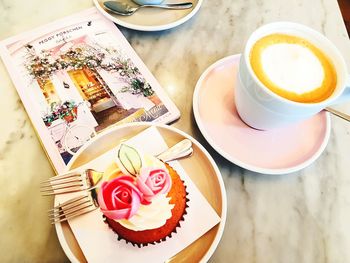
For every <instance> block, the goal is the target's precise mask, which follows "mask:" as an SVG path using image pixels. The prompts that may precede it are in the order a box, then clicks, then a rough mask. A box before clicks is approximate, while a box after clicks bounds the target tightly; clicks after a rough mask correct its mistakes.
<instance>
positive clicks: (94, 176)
mask: <svg viewBox="0 0 350 263" xmlns="http://www.w3.org/2000/svg"><path fill="white" fill-rule="evenodd" d="M102 177H103V173H102V172H98V171H95V170H93V169H86V170H84V171H83V172H70V173H66V174H62V175H57V176H54V177H52V178H50V179H48V180H47V181H44V182H42V183H40V192H41V194H42V195H43V196H50V195H58V194H66V193H73V192H79V191H84V190H91V189H92V188H94V187H97V185H98V183H99V182H100V181H101V179H102Z"/></svg>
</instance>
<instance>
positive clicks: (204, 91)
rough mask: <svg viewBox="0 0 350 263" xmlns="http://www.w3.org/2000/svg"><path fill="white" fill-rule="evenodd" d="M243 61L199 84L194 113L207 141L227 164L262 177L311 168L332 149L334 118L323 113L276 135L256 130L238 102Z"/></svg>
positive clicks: (214, 70) (220, 67)
mask: <svg viewBox="0 0 350 263" xmlns="http://www.w3.org/2000/svg"><path fill="white" fill-rule="evenodd" d="M239 58H240V55H233V56H229V57H226V58H223V59H221V60H219V61H217V62H216V63H214V64H213V65H211V66H210V67H209V68H208V69H207V70H206V71H205V72H204V73H203V74H202V76H201V77H200V79H199V80H198V82H197V85H196V88H195V91H194V95H193V111H194V116H195V119H196V122H197V124H198V127H199V129H200V130H201V132H202V134H203V136H204V137H205V138H206V140H207V141H208V142H209V143H210V145H211V146H212V147H213V148H214V149H215V150H216V151H217V152H218V153H219V154H221V155H222V156H223V157H225V158H226V159H227V160H229V161H230V162H232V163H234V164H236V165H239V166H241V167H243V168H245V169H248V170H251V171H255V172H258V173H266V174H285V173H291V172H295V171H298V170H300V169H303V168H305V167H306V166H308V165H310V164H311V163H312V162H313V161H315V160H316V159H317V158H318V157H319V156H320V155H321V153H322V152H323V150H324V149H325V147H326V145H327V142H328V139H329V134H330V126H331V125H330V117H329V114H328V113H326V112H320V113H319V114H317V115H315V116H314V117H312V118H311V119H308V120H306V121H304V122H301V123H297V124H293V125H290V126H288V127H285V128H282V129H276V130H271V131H259V130H255V129H252V128H250V127H249V126H247V125H246V124H245V123H244V122H243V121H242V120H241V119H240V117H239V116H238V114H237V111H236V106H235V102H234V88H235V82H236V75H237V74H236V73H237V70H238V65H239Z"/></svg>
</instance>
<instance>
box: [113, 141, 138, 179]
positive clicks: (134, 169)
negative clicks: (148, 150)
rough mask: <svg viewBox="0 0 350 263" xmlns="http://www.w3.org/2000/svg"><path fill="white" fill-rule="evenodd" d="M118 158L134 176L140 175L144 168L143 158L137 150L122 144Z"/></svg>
mask: <svg viewBox="0 0 350 263" xmlns="http://www.w3.org/2000/svg"><path fill="white" fill-rule="evenodd" d="M118 158H119V160H120V162H121V164H122V165H123V166H124V168H125V169H126V170H127V171H128V172H129V173H130V174H131V175H133V176H137V174H139V173H140V169H141V166H142V160H141V156H140V155H139V153H138V152H137V150H136V149H134V148H132V147H130V146H128V145H126V144H122V145H121V146H120V148H119V151H118Z"/></svg>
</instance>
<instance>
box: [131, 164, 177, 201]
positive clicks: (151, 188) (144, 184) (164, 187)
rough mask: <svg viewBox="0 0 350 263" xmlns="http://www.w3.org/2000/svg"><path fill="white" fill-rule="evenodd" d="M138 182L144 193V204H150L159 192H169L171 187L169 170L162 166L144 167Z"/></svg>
mask: <svg viewBox="0 0 350 263" xmlns="http://www.w3.org/2000/svg"><path fill="white" fill-rule="evenodd" d="M136 184H137V186H138V188H139V189H140V191H141V192H142V193H143V201H142V203H143V204H150V203H151V201H152V198H153V197H154V196H156V195H159V194H167V193H168V192H169V190H170V188H171V178H170V175H169V173H168V171H166V170H164V169H160V168H152V167H143V168H141V170H140V175H139V176H138V177H137V179H136Z"/></svg>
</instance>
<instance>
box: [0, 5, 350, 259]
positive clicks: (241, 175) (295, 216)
mask: <svg viewBox="0 0 350 263" xmlns="http://www.w3.org/2000/svg"><path fill="white" fill-rule="evenodd" d="M91 6H92V2H91V1H87V0H76V1H69V0H61V1H58V0H48V1H39V0H30V1H19V0H0V39H4V38H6V37H9V36H12V35H15V34H17V33H20V32H23V31H25V30H29V29H31V28H34V27H36V26H39V25H42V24H45V23H48V22H50V21H53V20H55V19H58V18H61V17H64V16H66V15H70V14H73V13H75V12H78V11H80V10H83V9H85V8H89V7H91ZM281 20H287V21H294V22H299V23H303V24H305V25H308V26H310V27H313V28H314V29H316V30H319V31H321V32H322V33H324V34H325V35H326V36H327V37H328V38H329V39H330V40H332V41H333V42H334V43H335V44H336V46H337V47H338V48H339V49H340V51H341V52H342V54H343V56H344V58H345V60H346V62H347V64H348V65H350V53H349V50H350V42H349V39H348V36H347V33H346V31H345V27H344V24H343V22H342V18H341V14H340V11H339V8H338V5H337V2H336V0H310V1H303V0H295V1H288V0H281V1H274V0H265V1H262V0H260V1H258V0H251V1H245V0H237V1H224V0H204V1H203V5H202V7H201V9H200V11H199V12H198V14H197V15H196V16H195V17H193V18H192V19H191V20H190V21H188V22H187V23H185V24H183V25H181V26H179V27H177V28H174V29H170V30H167V31H163V32H138V31H133V30H129V29H125V28H121V30H122V32H123V34H124V35H125V36H126V37H127V39H128V40H129V42H130V43H131V45H132V46H133V47H134V49H135V50H136V52H137V53H138V54H139V55H140V57H141V58H142V59H143V61H144V62H145V64H146V65H147V66H148V67H149V69H150V70H151V71H152V73H153V74H154V75H155V77H156V78H157V79H158V81H159V82H160V83H161V85H162V86H163V87H164V89H165V90H166V92H167V93H168V94H169V95H170V97H171V98H172V99H173V101H174V102H175V103H176V104H177V106H178V107H179V109H180V111H181V113H182V116H181V119H180V120H179V121H177V122H176V123H174V124H172V125H173V126H175V127H177V128H180V129H181V130H184V131H185V132H188V133H189V134H191V135H193V136H194V137H195V138H196V139H198V140H199V141H200V142H201V143H202V144H203V145H204V146H205V147H206V148H207V149H208V151H209V152H210V153H211V154H212V156H213V158H214V159H215V161H216V162H217V164H218V166H219V168H220V171H221V172H222V175H223V178H224V182H225V186H226V189H227V198H228V217H227V222H226V228H225V231H224V235H223V237H222V240H221V242H220V244H219V246H218V248H217V250H216V252H215V253H214V255H213V257H212V258H211V260H210V262H219V263H223V262H247V263H248V262H249V263H250V262H258V263H263V262H269V263H270V262H291V263H292V262H339V263H343V262H350V250H349V247H350V224H349V222H350V177H349V176H348V174H349V168H350V166H349V165H350V154H349V149H350V124H349V123H347V122H345V121H342V120H340V119H338V118H336V117H332V133H331V137H330V140H329V144H328V146H327V148H326V150H325V151H324V153H323V154H322V155H321V157H320V158H319V159H318V160H317V161H316V162H315V163H314V164H313V165H311V166H309V167H308V168H306V169H304V170H302V171H300V172H298V173H294V174H290V175H281V176H270V175H260V174H256V173H253V172H249V171H247V170H244V169H242V168H240V167H237V166H235V165H233V164H231V163H230V162H228V161H227V160H225V159H224V158H222V157H221V156H220V155H219V154H217V153H216V152H215V151H214V150H213V149H212V148H211V146H210V145H209V144H208V143H207V142H206V141H205V139H204V138H203V136H202V135H201V133H200V131H199V130H198V127H197V125H196V123H195V120H194V118H193V113H192V96H193V90H194V87H195V84H196V82H197V80H198V78H199V77H200V75H201V73H202V72H203V71H204V70H205V69H206V68H207V67H208V66H209V65H211V64H212V63H213V62H215V61H217V60H218V59H220V58H223V57H225V56H228V55H232V54H237V53H240V52H242V50H243V47H244V43H245V41H246V40H247V38H248V36H249V35H250V33H251V32H252V31H253V30H254V29H255V28H257V27H258V26H260V25H262V24H264V23H268V22H272V21H281ZM0 76H1V86H0V94H1V98H2V100H1V103H0V109H1V110H0V119H1V126H0V127H1V129H0V130H1V132H0V171H1V175H0V176H1V184H0V192H1V195H0V229H1V237H0V262H68V259H67V258H66V256H65V254H64V252H63V250H62V249H61V247H60V245H59V242H58V240H57V236H56V233H55V230H54V228H53V227H51V226H50V225H49V221H48V220H47V217H46V210H47V209H49V208H50V207H51V206H52V202H53V201H52V199H50V198H48V199H45V198H42V197H41V196H40V194H39V191H38V184H39V182H40V181H42V180H44V179H46V178H48V177H50V176H52V175H53V170H52V168H51V167H50V164H49V162H48V160H47V158H46V156H45V153H44V151H43V150H42V148H41V146H40V142H39V140H38V139H37V137H36V135H35V132H34V130H33V127H32V125H31V123H30V120H29V119H28V116H27V114H26V112H25V110H24V108H23V105H22V103H21V102H20V99H19V98H18V95H17V93H16V90H15V88H14V86H13V84H12V82H11V80H10V78H9V76H8V74H7V71H6V69H5V67H4V65H3V63H2V62H0ZM337 108H339V109H341V110H343V111H345V112H347V113H350V103H347V104H344V105H340V106H338V107H337Z"/></svg>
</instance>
